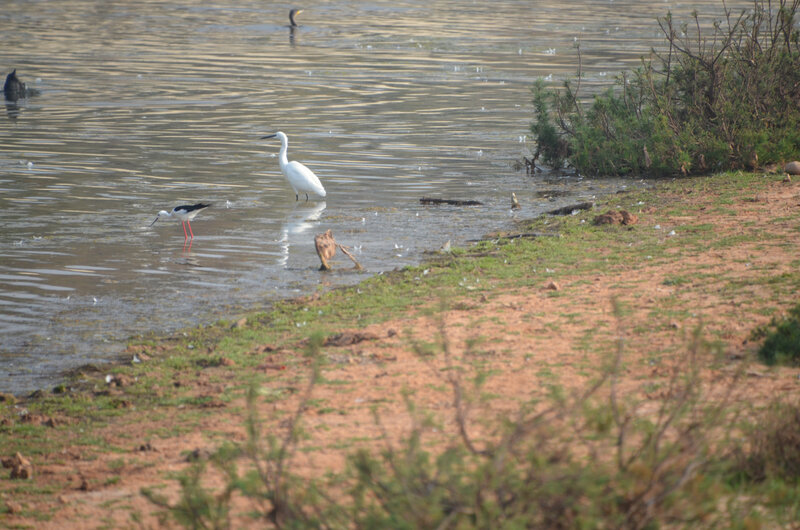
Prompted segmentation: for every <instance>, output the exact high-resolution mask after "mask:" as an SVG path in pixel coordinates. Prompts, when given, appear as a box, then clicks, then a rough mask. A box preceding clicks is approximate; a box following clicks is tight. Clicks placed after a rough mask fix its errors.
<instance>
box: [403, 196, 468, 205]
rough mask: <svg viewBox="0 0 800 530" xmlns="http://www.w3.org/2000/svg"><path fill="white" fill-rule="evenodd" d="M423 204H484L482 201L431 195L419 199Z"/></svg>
mask: <svg viewBox="0 0 800 530" xmlns="http://www.w3.org/2000/svg"><path fill="white" fill-rule="evenodd" d="M419 202H420V203H422V204H450V205H452V206H482V205H483V203H482V202H481V201H461V200H457V199H433V198H431V197H423V198H421V199H420V200H419Z"/></svg>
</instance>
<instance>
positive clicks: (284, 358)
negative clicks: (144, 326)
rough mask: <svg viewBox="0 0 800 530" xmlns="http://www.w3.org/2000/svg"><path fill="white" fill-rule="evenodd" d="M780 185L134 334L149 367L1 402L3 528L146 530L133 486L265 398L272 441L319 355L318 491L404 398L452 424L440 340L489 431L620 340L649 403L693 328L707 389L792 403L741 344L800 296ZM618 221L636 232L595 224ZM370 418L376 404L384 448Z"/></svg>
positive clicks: (564, 225) (227, 431)
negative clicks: (20, 470)
mask: <svg viewBox="0 0 800 530" xmlns="http://www.w3.org/2000/svg"><path fill="white" fill-rule="evenodd" d="M781 177H782V175H764V176H762V174H744V173H732V174H726V175H715V176H709V177H694V178H686V179H676V180H672V181H670V182H656V183H654V184H653V187H652V189H642V190H634V191H629V192H626V193H623V194H615V195H611V196H608V197H603V198H598V200H597V202H598V206H597V207H596V208H595V209H594V210H592V211H584V212H580V213H578V214H577V215H573V216H567V217H564V218H557V217H552V218H538V219H533V220H525V221H522V222H520V223H518V225H517V227H516V229H515V231H516V232H532V233H533V232H540V233H550V234H553V235H556V237H539V238H532V239H525V238H521V239H508V238H505V239H504V238H502V237H499V238H498V239H497V240H488V241H484V242H481V243H477V244H475V245H472V246H470V247H467V248H453V250H452V252H451V253H448V254H442V255H439V256H437V259H435V260H427V261H424V262H423V263H422V264H421V265H419V266H415V267H405V268H403V269H399V270H396V271H392V272H391V273H389V274H384V275H373V276H371V277H370V278H368V279H365V281H363V282H360V283H359V284H358V285H357V286H351V287H342V288H335V289H332V290H330V291H326V292H324V293H314V294H312V295H310V296H306V297H301V298H297V299H290V300H283V301H279V302H276V303H275V304H274V306H273V307H272V308H271V309H269V310H268V311H261V312H257V313H251V314H248V315H247V316H246V317H244V318H240V319H239V320H236V321H220V322H217V323H216V324H213V325H209V326H196V327H192V328H188V329H185V330H182V331H181V332H179V333H176V334H173V335H171V336H167V337H159V338H155V337H150V338H143V339H141V340H135V341H132V342H131V343H130V344H129V346H128V348H127V352H128V354H129V355H131V357H133V356H134V355H136V356H137V358H138V359H139V360H140V361H141V362H140V363H135V364H128V365H124V364H121V365H118V366H114V367H113V369H109V370H108V371H105V370H104V371H103V372H102V373H86V374H83V375H82V377H81V379H83V380H84V381H83V382H82V383H81V384H80V385H76V386H75V387H74V388H73V389H71V388H70V387H69V385H65V388H63V389H61V391H62V393H60V394H52V393H43V395H42V396H40V397H39V398H37V399H31V400H25V401H23V402H22V404H23V405H24V407H25V409H26V410H27V411H28V414H27V419H26V418H24V417H23V416H24V415H20V406H15V405H14V403H13V402H11V401H10V400H9V401H4V402H2V403H0V421H2V423H1V424H0V425H1V426H0V441H2V443H3V445H4V446H5V447H7V453H10V454H13V452H15V451H19V452H20V453H22V454H23V455H24V456H25V457H26V458H29V459H30V460H31V462H32V464H33V467H34V475H33V479H31V480H29V481H19V480H11V479H4V480H2V481H0V521H2V522H3V523H4V524H8V525H24V524H33V523H34V522H35V526H37V527H40V528H56V527H60V528H72V527H75V528H77V527H80V526H81V525H82V524H83V523H84V522H86V521H87V520H94V521H98V523H99V522H100V521H105V524H107V525H110V526H124V525H125V524H127V523H130V521H131V517H134V519H135V520H138V521H140V523H141V524H144V525H146V524H149V523H153V522H155V521H156V516H155V515H154V512H155V511H156V510H155V507H154V506H153V505H152V504H150V503H149V501H147V500H146V499H144V498H143V497H142V496H141V494H140V490H141V488H143V487H152V486H158V487H159V488H161V491H163V492H165V493H167V494H168V496H171V497H172V498H174V496H175V495H176V494H177V492H178V489H177V485H176V483H175V481H174V480H172V479H171V478H170V477H172V476H174V473H175V472H178V471H180V470H185V469H187V468H188V466H189V465H190V462H189V460H190V459H189V458H188V457H187V455H190V454H194V453H195V452H197V453H198V454H201V455H206V457H207V455H210V454H212V453H213V451H214V450H215V449H216V448H217V447H219V446H220V445H221V444H223V443H225V441H229V442H231V441H232V442H234V443H242V442H243V441H244V439H245V438H244V429H243V422H244V417H245V416H246V410H247V406H246V394H247V392H248V389H250V388H254V387H255V388H258V389H259V395H260V396H261V401H259V403H260V404H259V406H258V413H259V414H261V415H262V417H263V421H264V422H265V427H266V428H272V429H275V430H276V432H279V430H280V428H281V427H280V425H281V422H282V419H283V418H285V417H286V415H287V414H289V413H290V412H291V411H292V410H294V407H296V406H297V405H298V403H299V402H300V399H301V397H300V395H301V394H302V391H301V389H302V388H303V387H304V381H305V380H307V378H308V374H309V369H310V368H309V361H308V357H306V353H307V352H308V350H309V348H310V346H309V344H312V343H314V341H315V340H319V341H320V344H321V346H320V350H319V355H321V356H322V357H321V358H322V360H323V361H324V363H323V365H322V368H321V370H322V374H323V378H322V379H321V381H320V382H319V383H318V384H317V385H316V387H315V388H314V395H313V403H312V404H311V405H310V406H309V408H308V410H307V412H306V419H305V429H306V430H307V432H308V436H309V437H308V439H306V440H304V441H303V442H302V443H301V444H300V447H299V449H300V451H299V452H298V454H297V455H296V459H295V461H294V464H295V467H294V468H293V470H294V471H296V472H297V473H298V474H299V475H301V476H308V477H314V476H317V475H318V474H319V473H320V472H321V471H324V470H339V469H341V468H342V466H343V464H344V461H345V459H346V456H347V454H349V453H351V452H352V451H354V450H357V449H365V450H376V449H379V448H380V447H381V446H382V445H383V443H384V442H383V440H384V436H388V438H389V439H390V440H394V441H397V440H401V439H403V437H404V436H405V435H407V434H408V428H409V425H410V424H411V418H410V417H409V414H408V411H407V410H406V408H405V405H404V401H403V399H402V398H401V394H402V392H403V389H407V390H408V391H411V392H413V396H414V399H415V401H416V402H417V403H418V404H419V405H420V406H422V407H425V408H426V410H430V411H431V413H432V414H434V415H436V416H437V417H440V418H441V419H442V422H443V425H444V426H445V427H448V426H450V427H452V420H451V419H448V418H451V416H452V414H453V405H452V401H451V400H450V399H448V393H449V392H448V388H447V385H446V384H444V383H443V379H442V378H443V375H442V374H444V373H447V372H446V370H447V366H449V365H448V362H453V361H452V359H451V360H448V359H447V358H446V356H442V353H441V352H442V350H441V348H442V347H443V346H444V347H445V350H447V351H450V352H451V355H452V356H453V358H454V359H456V361H457V362H459V363H461V366H462V367H463V370H464V371H465V374H473V375H476V374H479V373H484V372H486V373H489V374H491V376H490V377H489V378H488V380H487V383H486V387H485V392H487V395H491V396H493V397H492V399H491V401H490V402H489V403H488V404H487V405H486V410H483V409H481V410H482V411H483V412H485V413H488V414H491V415H494V416H502V415H503V414H505V413H507V412H509V411H513V410H514V409H515V408H516V407H518V406H519V405H520V404H522V403H525V402H528V401H529V400H531V399H534V400H545V399H547V396H548V395H549V392H550V389H552V388H554V387H558V388H561V389H562V390H563V391H564V392H565V393H566V394H567V395H570V394H572V393H574V392H580V390H581V388H584V387H585V385H587V384H588V382H589V381H591V380H592V379H593V378H594V377H595V376H596V375H597V370H598V369H599V367H601V366H603V365H604V364H606V362H607V361H606V360H607V359H608V358H609V356H610V355H612V354H613V352H614V351H616V348H617V345H618V342H619V340H618V339H619V336H620V334H621V335H622V336H624V337H625V357H624V358H623V367H624V370H623V372H621V374H620V376H619V377H620V388H621V389H623V390H624V392H625V394H626V395H630V396H631V397H632V398H635V399H638V400H642V402H643V403H645V404H648V403H651V404H653V406H655V405H657V404H658V403H659V402H660V401H659V400H662V399H664V394H663V392H664V391H665V388H666V386H665V385H666V381H668V377H669V374H668V372H669V370H671V369H672V368H671V367H672V366H673V362H674V360H675V359H678V358H680V356H681V355H682V353H681V352H683V351H684V350H685V349H686V347H687V344H688V343H689V341H690V340H691V336H692V334H693V333H695V332H696V330H697V332H698V333H702V334H703V336H705V337H706V339H705V340H706V342H707V343H708V345H709V346H708V349H704V350H703V352H702V359H703V362H702V363H701V367H700V369H699V371H700V374H701V378H702V383H703V387H704V388H706V390H707V391H708V392H709V395H710V396H713V395H715V394H714V392H715V388H716V385H717V384H718V383H719V382H720V381H725V382H731V381H732V380H733V379H735V374H737V373H743V374H745V376H746V379H747V387H746V392H744V389H740V393H737V394H736V396H737V397H736V399H738V400H740V401H737V402H736V403H738V405H739V406H741V407H745V408H748V410H752V408H753V407H756V408H757V407H762V406H766V405H767V404H768V403H769V402H770V400H772V399H774V398H775V396H776V395H783V396H785V397H786V398H787V399H791V398H793V397H797V396H798V395H800V380H799V379H798V377H800V369H798V368H787V367H765V366H763V365H761V364H760V363H759V362H758V361H757V359H756V358H755V350H754V348H755V346H756V345H757V344H756V343H755V342H754V341H753V340H751V339H750V338H749V337H750V336H751V333H752V331H753V330H754V329H756V328H757V327H758V326H762V325H766V324H767V323H768V322H769V320H770V319H771V318H772V317H773V316H778V315H780V314H782V313H783V312H785V311H786V310H787V309H788V308H789V307H790V305H791V304H794V303H796V293H797V286H798V285H800V272H797V270H796V269H797V267H795V266H794V265H793V262H794V261H796V259H797V257H796V251H795V249H796V248H798V247H799V246H800V232H798V230H797V228H796V227H797V226H798V225H800V213H798V212H797V208H796V205H797V202H798V197H800V188H799V187H798V184H795V183H792V182H789V183H785V182H782V181H781ZM623 209H624V210H628V211H630V212H631V213H633V214H634V215H635V216H636V217H637V222H636V223H634V224H631V225H629V226H595V225H594V224H593V220H594V218H595V217H596V216H598V215H599V214H601V213H603V212H605V211H607V210H610V211H615V210H623ZM506 235H509V234H506ZM793 293H794V295H795V296H791V295H792V294H793ZM617 306H619V307H621V308H622V310H621V311H620V312H619V313H617V309H616V307H617ZM309 315H314V316H315V318H314V319H311V318H310V317H309ZM750 373H752V374H756V375H747V374H750ZM18 405H19V404H18ZM372 409H378V410H380V413H381V417H382V418H383V423H382V425H383V426H382V429H383V432H384V434H380V432H381V431H380V430H379V429H378V430H376V426H375V424H374V421H373V420H372V418H371V416H372V413H371V410H372ZM476 428H477V426H476ZM2 456H3V457H7V456H9V454H3V455H2ZM201 458H205V457H201ZM212 483H215V484H217V486H219V482H218V480H212ZM4 502H5V511H3V503H4ZM237 502H239V501H237ZM242 502H243V501H242ZM9 503H11V504H9ZM237 506H238V504H237ZM765 509H766V508H765ZM770 513H771V512H770ZM773 515H775V514H773ZM775 516H776V517H777V515H775ZM239 522H241V521H239Z"/></svg>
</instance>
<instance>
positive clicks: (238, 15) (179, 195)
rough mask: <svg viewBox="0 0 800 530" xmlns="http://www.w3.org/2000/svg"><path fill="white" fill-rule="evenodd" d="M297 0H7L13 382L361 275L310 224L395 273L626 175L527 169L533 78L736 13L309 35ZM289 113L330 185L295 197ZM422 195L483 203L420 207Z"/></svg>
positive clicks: (514, 9)
mask: <svg viewBox="0 0 800 530" xmlns="http://www.w3.org/2000/svg"><path fill="white" fill-rule="evenodd" d="M749 5H750V3H749V2H738V3H736V2H728V6H729V7H736V6H749ZM291 7H294V5H293V4H291V3H284V2H271V1H268V0H258V1H249V0H244V1H239V2H231V1H228V2H221V1H212V2H208V1H200V0H138V1H136V2H132V1H122V0H116V1H114V0H112V1H108V0H70V1H66V0H38V1H30V2H6V3H4V4H3V7H2V9H0V23H2V27H3V28H4V40H5V44H4V55H3V59H2V61H3V63H2V64H0V70H2V72H3V73H6V72H8V71H10V70H11V69H13V68H17V70H18V74H19V76H20V77H21V78H22V79H23V81H27V82H28V83H29V84H31V85H32V86H35V87H36V88H37V89H38V90H39V92H40V94H39V95H38V96H37V97H34V98H30V99H28V100H26V101H21V102H20V103H19V104H18V105H12V104H8V103H7V104H6V109H5V110H6V115H5V116H3V117H0V120H1V121H0V391H7V392H8V391H10V392H16V393H21V392H25V391H28V390H31V389H34V388H38V387H42V386H46V385H49V384H52V383H53V381H55V380H57V378H58V374H59V373H60V372H61V371H62V370H64V369H67V368H70V367H74V366H77V365H80V364H83V363H86V362H102V361H106V360H110V359H114V358H115V357H116V356H117V355H118V354H119V352H120V351H121V350H122V348H123V346H124V340H125V339H126V338H127V337H129V336H131V335H134V334H137V333H141V332H145V331H147V330H156V331H164V332H168V331H170V330H174V329H177V328H178V327H181V326H184V325H194V324H198V323H203V322H209V321H212V320H214V319H216V318H219V317H223V316H231V315H235V314H236V313H237V312H239V311H242V310H244V309H246V308H253V307H259V306H262V305H264V304H268V303H269V302H270V301H272V300H275V299H276V298H280V297H286V296H292V295H296V294H299V293H308V292H312V291H314V290H316V289H318V288H320V286H329V285H336V284H342V283H353V282H356V281H359V280H360V279H362V278H363V277H364V275H359V274H356V273H352V272H339V273H336V274H322V273H320V272H318V271H317V270H316V266H317V264H318V261H317V258H316V255H315V253H314V248H313V235H314V234H316V233H320V232H323V231H324V230H326V229H329V228H330V229H332V230H333V233H334V235H335V236H336V237H337V239H338V240H339V241H341V242H343V243H344V244H348V245H351V246H352V247H353V248H354V249H355V253H356V256H357V257H358V259H359V260H360V261H361V263H362V264H363V265H364V266H365V267H366V269H367V271H368V272H367V273H378V272H380V271H384V270H390V269H393V268H395V267H400V266H403V265H407V264H413V263H417V262H418V261H419V260H420V259H421V256H422V251H423V250H425V249H435V248H438V247H439V246H441V245H442V244H443V243H445V242H446V241H448V240H452V241H453V243H454V244H457V243H459V242H463V241H464V240H465V239H468V238H471V237H479V236H480V235H482V234H484V233H486V232H487V231H489V230H491V229H495V228H498V227H502V226H505V225H506V224H507V223H508V221H509V220H510V219H511V218H512V217H514V216H518V217H532V216H534V215H537V214H538V213H540V212H542V211H543V210H546V209H550V208H554V207H556V206H559V205H561V204H564V203H567V202H569V201H572V200H575V199H585V198H588V197H591V196H594V195H597V194H601V193H605V192H608V191H614V190H615V189H617V187H618V186H620V183H618V182H611V181H600V182H587V181H585V180H583V179H579V178H576V177H574V176H573V177H566V178H559V179H553V180H550V181H547V180H544V179H543V178H542V177H537V178H536V179H532V178H531V177H528V176H526V175H525V174H524V171H523V172H520V171H515V170H514V169H513V168H512V167H511V162H512V161H513V160H514V159H517V158H519V157H520V156H522V155H529V154H530V151H529V145H528V143H527V142H526V138H525V134H526V131H527V128H528V124H529V122H530V120H531V117H532V109H531V106H530V104H529V100H530V86H531V85H532V83H533V82H534V81H535V80H536V79H538V78H544V79H547V80H550V81H552V82H553V83H558V82H560V80H562V79H564V78H565V77H566V76H570V75H572V74H574V72H575V70H576V67H577V54H576V50H575V47H574V45H575V42H576V40H577V39H579V40H580V42H581V43H582V57H583V71H584V73H585V75H586V77H585V80H584V85H585V87H586V90H587V91H591V90H596V89H597V88H598V87H603V86H608V85H609V84H610V83H611V82H612V80H613V78H614V76H615V75H616V74H617V73H618V72H620V71H621V70H624V69H628V68H631V67H635V66H636V65H637V64H638V62H639V57H640V56H641V55H643V54H646V53H648V51H649V49H650V47H651V46H654V45H659V44H660V42H661V38H660V35H659V31H658V28H657V26H656V24H655V22H654V21H655V18H656V17H657V16H661V15H664V14H665V13H666V11H667V9H671V10H672V11H673V12H674V13H675V16H676V17H684V18H685V17H686V16H687V15H688V13H690V12H691V11H692V10H693V9H697V10H698V11H699V12H700V13H701V14H702V15H703V16H704V17H706V15H709V14H714V15H718V14H719V13H720V12H721V3H720V2H718V1H711V0H708V1H705V2H691V3H682V2H641V1H630V0H627V1H620V0H616V1H608V0H605V1H594V0H581V1H574V2H536V1H521V0H503V1H492V2H477V1H475V2H473V1H458V0H437V1H433V2H431V1H429V0H428V1H423V0H400V1H397V0H391V1H388V0H386V1H381V0H354V1H348V2H345V1H328V2H319V3H314V4H313V5H311V4H309V5H305V6H303V7H305V8H306V10H305V12H304V13H302V14H301V15H300V16H299V17H298V20H299V22H300V23H301V27H300V28H297V29H296V30H294V31H290V29H289V28H288V27H287V24H288V18H287V15H288V11H289V9H290V8H291ZM706 19H707V17H706ZM276 130H282V131H284V132H286V133H287V134H288V135H289V139H290V148H289V158H290V159H295V160H300V161H302V162H304V163H305V164H306V165H308V166H309V167H310V168H312V169H313V170H314V171H315V172H316V174H317V175H318V176H319V177H320V179H321V180H322V182H323V183H324V185H325V186H326V188H327V191H328V196H327V197H326V199H325V201H316V200H312V201H309V202H304V201H301V202H295V200H294V194H293V193H292V191H291V189H290V187H289V186H288V184H287V183H286V182H285V181H284V179H283V177H282V175H281V174H280V171H279V169H278V162H277V158H276V154H277V151H278V147H279V145H278V143H277V142H275V141H274V140H273V141H261V140H259V138H260V137H261V136H264V135H266V134H269V133H272V132H275V131H276ZM511 191H515V192H516V194H517V196H518V197H519V199H520V201H521V203H522V204H523V209H522V210H521V211H519V212H516V213H514V214H512V213H511V212H510V211H509V206H510V192H511ZM549 191H552V193H548V192H549ZM565 192H566V193H565ZM547 195H552V196H554V197H558V198H557V199H556V200H555V201H552V200H549V199H547V198H546V196H547ZM422 196H433V197H443V198H459V199H477V200H480V201H483V202H484V206H481V207H473V208H447V207H433V208H432V207H422V206H420V205H419V198H420V197H422ZM199 201H203V202H211V203H213V207H212V208H209V209H207V210H205V211H203V212H202V213H201V214H200V215H199V216H198V217H197V219H196V220H195V222H194V223H193V229H194V233H195V234H196V235H197V236H196V237H195V238H194V240H193V241H192V242H191V245H187V244H185V243H184V236H183V231H182V229H181V227H180V223H178V222H175V221H174V220H173V221H172V222H170V221H159V222H158V223H156V224H155V225H154V226H152V227H149V226H148V225H149V224H150V223H151V222H152V221H153V219H154V218H155V215H156V213H157V212H158V211H159V210H162V209H169V208H172V207H173V206H176V205H178V204H183V203H187V202H188V203H193V202H199ZM334 265H335V266H336V267H337V268H341V269H346V268H348V267H349V266H350V263H349V262H348V261H347V260H346V258H343V257H340V259H337V261H336V262H335V263H334Z"/></svg>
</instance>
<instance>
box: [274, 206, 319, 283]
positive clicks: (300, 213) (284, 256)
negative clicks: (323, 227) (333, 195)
mask: <svg viewBox="0 0 800 530" xmlns="http://www.w3.org/2000/svg"><path fill="white" fill-rule="evenodd" d="M324 211H325V201H322V202H296V203H295V205H294V208H292V211H290V212H289V214H288V215H287V216H286V222H284V223H283V227H282V228H281V238H280V240H278V243H279V244H280V247H281V258H280V260H279V263H280V264H281V266H283V268H288V263H289V247H290V246H291V245H292V243H294V244H298V243H300V242H301V241H302V242H303V243H304V244H305V243H308V244H309V245H311V246H313V245H312V244H313V242H314V238H313V235H312V229H313V228H314V227H316V226H318V224H319V219H320V217H322V212H324Z"/></svg>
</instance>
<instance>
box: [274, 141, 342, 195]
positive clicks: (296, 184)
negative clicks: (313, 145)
mask: <svg viewBox="0 0 800 530" xmlns="http://www.w3.org/2000/svg"><path fill="white" fill-rule="evenodd" d="M266 138H278V139H279V140H280V141H281V152H280V154H279V155H278V162H279V164H280V166H281V171H282V172H283V174H284V176H285V177H286V180H288V181H289V184H290V185H291V186H292V189H293V190H294V198H295V200H300V192H303V193H305V194H306V200H308V194H309V193H316V194H317V195H319V196H320V197H325V195H327V193H326V192H325V188H323V187H322V183H321V182H320V181H319V179H318V178H317V176H316V175H315V174H314V172H313V171H311V170H310V169H308V168H307V167H306V166H304V165H303V164H301V163H300V162H295V161H292V162H289V157H288V156H287V155H286V152H287V151H288V149H289V138H288V137H287V136H286V135H285V134H284V133H282V132H281V131H278V132H276V133H275V134H270V135H269V136H262V137H261V139H262V140H264V139H266Z"/></svg>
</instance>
